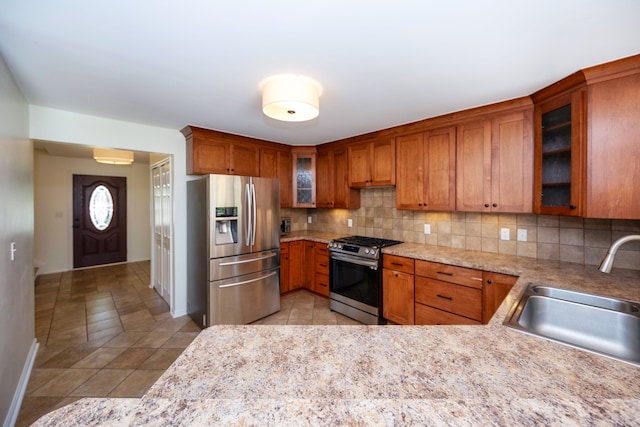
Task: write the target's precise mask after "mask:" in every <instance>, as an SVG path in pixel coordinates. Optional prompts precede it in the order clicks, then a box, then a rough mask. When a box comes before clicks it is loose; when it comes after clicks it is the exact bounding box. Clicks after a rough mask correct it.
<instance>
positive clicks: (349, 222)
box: [347, 218, 353, 227]
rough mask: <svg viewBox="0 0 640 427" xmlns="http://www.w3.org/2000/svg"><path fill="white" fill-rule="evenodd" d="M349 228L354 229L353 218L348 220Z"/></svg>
mask: <svg viewBox="0 0 640 427" xmlns="http://www.w3.org/2000/svg"><path fill="white" fill-rule="evenodd" d="M347 227H353V220H352V219H351V218H349V219H348V220H347Z"/></svg>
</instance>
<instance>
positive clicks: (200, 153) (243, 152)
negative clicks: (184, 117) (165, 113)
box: [181, 126, 260, 176]
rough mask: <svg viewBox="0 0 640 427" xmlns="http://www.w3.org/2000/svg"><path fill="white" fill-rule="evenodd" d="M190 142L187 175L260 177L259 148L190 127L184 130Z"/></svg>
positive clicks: (235, 138) (212, 132)
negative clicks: (215, 174) (212, 174)
mask: <svg viewBox="0 0 640 427" xmlns="http://www.w3.org/2000/svg"><path fill="white" fill-rule="evenodd" d="M181 132H182V134H183V135H184V136H185V139H186V142H187V174H188V175H194V174H196V175H198V174H201V175H202V174H210V173H218V174H226V175H242V176H258V175H259V174H260V153H259V146H258V145H256V144H253V143H251V142H246V143H245V142H242V141H241V140H242V138H241V137H235V136H233V135H228V134H224V133H222V132H217V131H212V130H209V129H202V128H197V127H194V126H187V127H185V128H184V129H182V131H181Z"/></svg>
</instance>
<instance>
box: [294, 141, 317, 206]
mask: <svg viewBox="0 0 640 427" xmlns="http://www.w3.org/2000/svg"><path fill="white" fill-rule="evenodd" d="M291 158H292V171H293V174H292V182H293V186H292V188H293V203H292V207H294V208H315V207H316V148H315V147H293V148H291Z"/></svg>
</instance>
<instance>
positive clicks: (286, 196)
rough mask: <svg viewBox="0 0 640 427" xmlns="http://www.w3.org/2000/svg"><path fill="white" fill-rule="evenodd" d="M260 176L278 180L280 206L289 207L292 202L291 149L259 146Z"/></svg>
mask: <svg viewBox="0 0 640 427" xmlns="http://www.w3.org/2000/svg"><path fill="white" fill-rule="evenodd" d="M260 176H261V177H263V178H278V179H279V180H280V207H282V208H290V207H291V206H292V203H293V197H292V192H291V190H292V184H291V149H290V148H288V147H287V148H286V149H285V148H282V149H278V148H267V147H262V148H260Z"/></svg>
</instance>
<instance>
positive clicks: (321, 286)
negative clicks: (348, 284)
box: [313, 273, 329, 297]
mask: <svg viewBox="0 0 640 427" xmlns="http://www.w3.org/2000/svg"><path fill="white" fill-rule="evenodd" d="M313 290H314V292H317V293H319V294H320V295H324V296H327V297H328V296H329V276H328V275H325V274H320V273H316V280H315V283H314V284H313Z"/></svg>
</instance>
